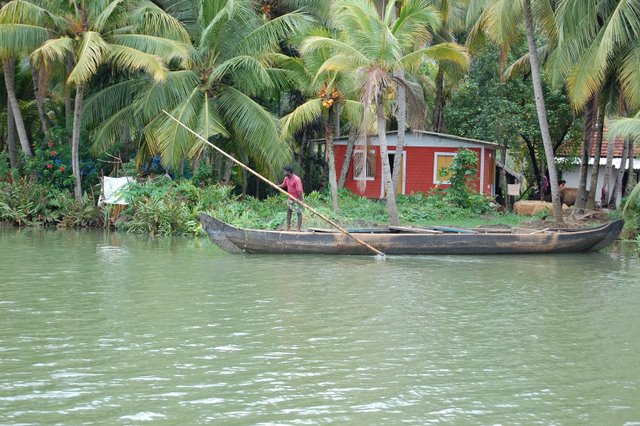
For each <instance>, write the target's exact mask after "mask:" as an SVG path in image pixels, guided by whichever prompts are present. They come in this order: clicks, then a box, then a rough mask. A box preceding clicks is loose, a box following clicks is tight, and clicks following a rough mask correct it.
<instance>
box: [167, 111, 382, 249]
mask: <svg viewBox="0 0 640 426" xmlns="http://www.w3.org/2000/svg"><path fill="white" fill-rule="evenodd" d="M162 112H164V113H165V114H166V115H167V116H168V117H169V118H171V119H172V120H173V121H175V122H176V123H178V125H180V126H181V127H183V128H184V129H185V130H187V131H188V132H189V133H191V134H192V135H194V136H195V137H197V138H198V139H200V140H201V141H202V142H204V143H206V144H207V145H209V146H210V147H211V148H213V149H215V150H216V151H218V152H219V153H220V154H222V155H224V156H225V157H227V158H228V159H229V160H231V161H233V162H234V163H236V164H237V165H239V166H240V167H242V168H243V169H245V170H246V171H248V172H249V173H251V174H253V175H254V176H256V177H257V178H258V179H261V180H262V181H264V182H266V183H268V184H269V185H271V186H272V187H273V188H275V189H277V190H278V191H280V192H282V193H283V194H285V195H287V196H289V193H288V192H287V191H285V190H284V189H282V188H280V187H279V186H278V185H276V184H275V183H273V182H271V181H270V180H269V179H267V178H266V177H264V176H262V175H261V174H260V173H258V172H256V171H255V170H253V169H252V168H250V167H249V166H246V165H245V164H243V163H242V162H241V161H239V160H236V159H235V158H234V157H233V156H231V155H229V154H227V153H226V152H224V151H223V150H222V149H220V148H218V147H217V146H215V145H214V144H212V143H211V142H209V141H208V140H206V139H205V138H203V137H202V136H200V135H199V134H197V133H196V132H194V131H193V130H191V129H190V128H189V127H187V126H186V125H185V124H183V123H182V122H181V121H180V120H178V119H177V118H175V117H174V116H172V115H171V114H169V113H168V112H167V111H165V110H162ZM293 201H295V202H296V203H298V204H300V205H301V206H303V207H305V208H306V209H309V210H310V211H311V212H312V213H313V214H315V215H317V216H318V217H320V218H321V219H322V220H324V221H325V222H327V223H328V224H330V225H331V226H333V227H334V228H336V229H337V230H338V231H340V232H342V233H343V234H345V235H347V236H348V237H350V238H351V239H352V240H353V241H355V242H357V243H358V244H360V245H363V246H365V247H366V248H367V249H369V250H371V251H372V252H374V253H375V254H376V255H377V256H381V257H384V256H385V255H384V253H383V252H381V251H380V250H378V249H377V248H375V247H372V246H371V245H369V244H367V243H365V242H364V241H362V240H361V239H359V238H357V237H356V236H355V235H353V234H352V233H350V232H349V231H347V230H346V229H344V228H343V227H341V226H340V225H338V224H337V223H335V222H334V221H332V220H331V219H329V218H328V217H326V216H325V215H323V214H322V213H320V212H319V211H317V210H316V209H314V208H312V207H310V206H309V205H307V204H305V203H304V202H303V201H302V200H298V199H297V198H293Z"/></svg>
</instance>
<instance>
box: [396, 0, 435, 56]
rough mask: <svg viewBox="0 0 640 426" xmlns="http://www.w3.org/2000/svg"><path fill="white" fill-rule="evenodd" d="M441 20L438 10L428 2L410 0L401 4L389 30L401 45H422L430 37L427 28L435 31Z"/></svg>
mask: <svg viewBox="0 0 640 426" xmlns="http://www.w3.org/2000/svg"><path fill="white" fill-rule="evenodd" d="M441 20H442V17H441V15H440V12H439V11H438V9H436V8H435V7H434V6H433V5H432V4H430V3H429V2H427V1H425V0H410V1H407V2H405V3H404V4H403V5H402V8H401V9H400V13H399V14H398V19H396V21H395V22H394V24H393V26H392V27H391V32H392V33H393V35H394V36H395V37H396V38H397V39H398V40H400V43H402V44H403V45H408V46H422V45H424V43H426V42H427V40H429V38H430V32H429V29H431V30H432V31H436V30H437V29H438V28H439V27H440V25H441Z"/></svg>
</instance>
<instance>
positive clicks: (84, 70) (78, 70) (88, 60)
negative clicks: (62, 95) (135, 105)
mask: <svg viewBox="0 0 640 426" xmlns="http://www.w3.org/2000/svg"><path fill="white" fill-rule="evenodd" d="M10 4H12V5H13V6H14V7H13V8H12V9H11V11H9V12H7V15H6V16H7V19H9V20H10V21H11V22H16V23H19V24H22V25H24V26H25V27H27V28H28V30H25V31H24V34H21V35H22V36H23V37H24V38H25V39H27V38H28V37H29V36H30V33H29V31H31V30H32V29H33V32H34V33H35V34H36V35H37V36H40V35H41V34H42V33H43V32H46V33H47V34H49V33H50V32H52V33H53V35H52V36H51V37H50V38H49V39H48V40H47V41H46V42H44V43H43V44H42V45H41V46H40V47H38V48H37V49H35V50H34V51H33V53H32V54H31V56H32V58H33V60H34V62H35V63H36V65H43V66H45V67H46V66H50V64H52V63H56V62H61V63H64V62H66V60H67V58H68V57H73V58H74V60H73V68H72V70H71V73H70V74H69V76H68V79H67V84H68V85H71V86H74V87H75V91H76V94H75V104H74V112H73V129H72V137H71V156H72V170H73V176H74V178H75V186H74V194H75V197H76V200H78V201H80V200H81V198H82V184H81V170H80V159H79V146H80V128H81V124H82V106H83V100H84V93H85V90H86V88H87V84H88V83H89V82H90V80H91V78H92V77H93V76H94V75H95V74H96V72H97V70H98V68H99V67H100V66H101V65H102V64H111V65H113V66H115V67H117V68H119V69H122V70H126V71H130V72H134V73H135V72H138V71H139V70H143V71H145V72H146V73H148V74H149V75H151V76H152V77H153V78H154V79H155V80H156V81H162V80H164V79H165V78H166V75H167V72H168V70H167V67H166V65H165V60H164V59H163V57H164V58H165V59H166V60H171V59H177V60H182V61H186V60H187V59H188V58H187V53H188V52H187V49H186V47H185V44H184V42H185V41H188V36H187V34H186V32H185V31H184V29H183V27H182V26H181V25H180V24H179V22H178V21H176V20H175V19H174V18H172V17H171V16H169V15H168V14H166V13H165V12H164V11H163V10H162V9H160V8H159V7H158V6H156V5H155V4H153V3H152V2H151V1H147V0H120V1H118V0H116V1H107V0H94V1H89V0H82V1H78V2H73V3H71V4H70V3H68V2H65V1H54V2H50V3H49V6H48V9H46V10H45V9H43V8H42V7H40V6H39V5H38V2H37V1H35V0H34V1H31V2H30V1H27V0H14V1H12V2H11V3H10ZM43 15H44V16H46V18H47V22H44V21H43ZM47 23H48V24H50V25H48V26H45V24H47Z"/></svg>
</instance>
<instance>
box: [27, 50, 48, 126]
mask: <svg viewBox="0 0 640 426" xmlns="http://www.w3.org/2000/svg"><path fill="white" fill-rule="evenodd" d="M29 63H30V64H31V79H32V81H33V93H34V94H35V97H36V106H37V108H38V117H40V128H41V129H42V134H44V135H45V136H46V134H47V132H48V131H49V120H48V118H47V113H46V111H45V108H44V97H45V94H44V91H43V90H42V87H41V85H40V70H39V69H38V68H37V67H36V66H35V64H34V63H33V61H30V62H29Z"/></svg>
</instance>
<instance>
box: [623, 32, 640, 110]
mask: <svg viewBox="0 0 640 426" xmlns="http://www.w3.org/2000/svg"><path fill="white" fill-rule="evenodd" d="M619 79H620V84H621V85H622V90H623V92H624V94H625V97H626V98H627V100H628V101H629V103H630V104H631V106H632V107H636V108H640V46H638V45H637V44H636V45H635V46H629V48H628V49H627V51H626V52H625V54H624V56H623V59H622V61H621V64H620V67H619Z"/></svg>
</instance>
